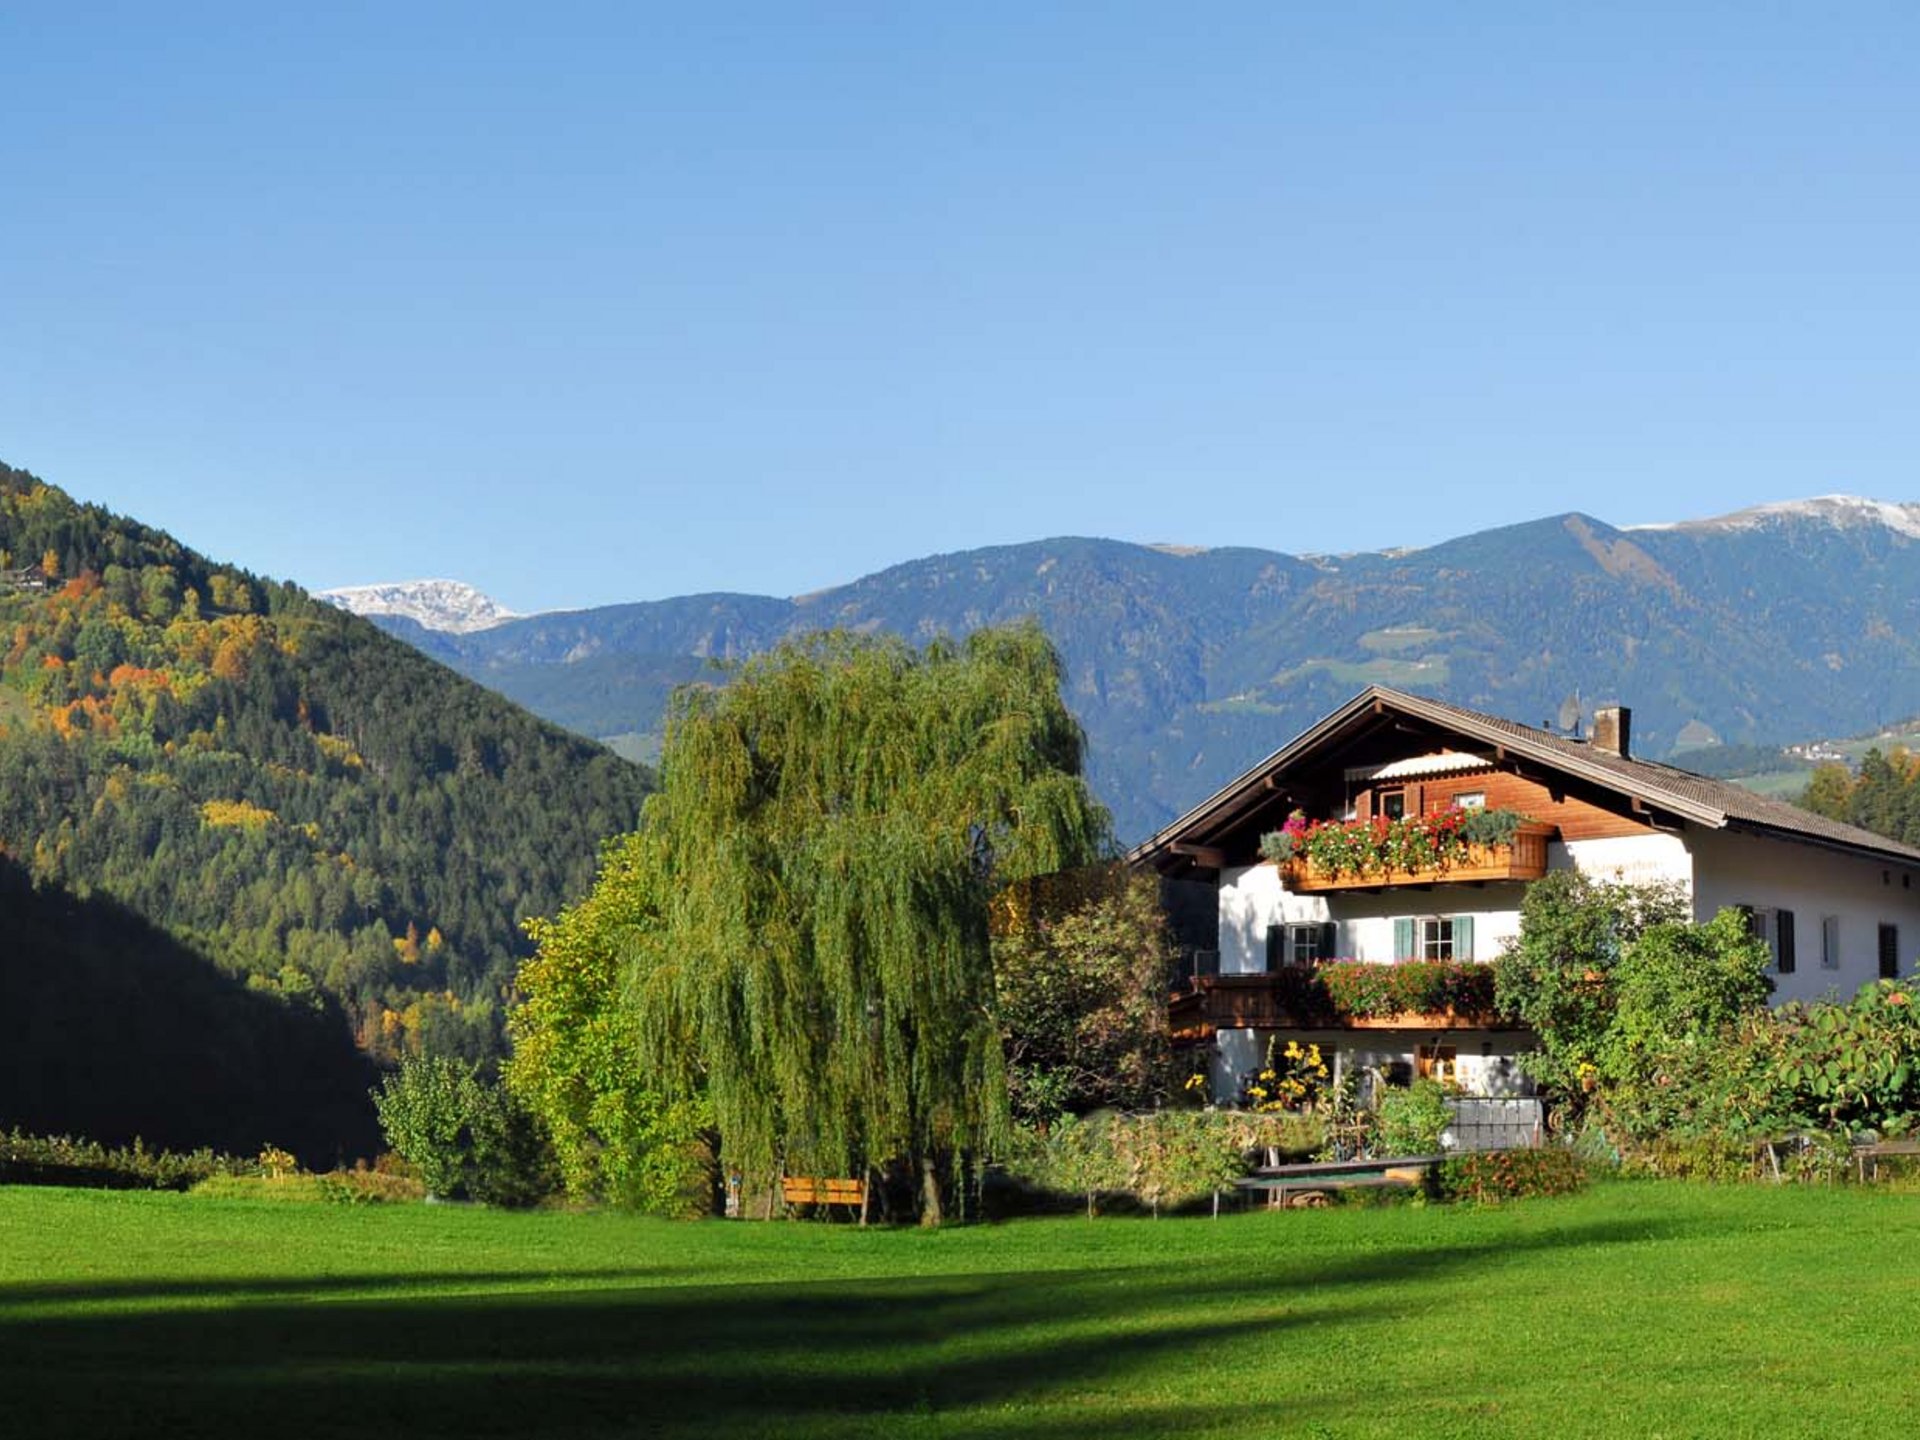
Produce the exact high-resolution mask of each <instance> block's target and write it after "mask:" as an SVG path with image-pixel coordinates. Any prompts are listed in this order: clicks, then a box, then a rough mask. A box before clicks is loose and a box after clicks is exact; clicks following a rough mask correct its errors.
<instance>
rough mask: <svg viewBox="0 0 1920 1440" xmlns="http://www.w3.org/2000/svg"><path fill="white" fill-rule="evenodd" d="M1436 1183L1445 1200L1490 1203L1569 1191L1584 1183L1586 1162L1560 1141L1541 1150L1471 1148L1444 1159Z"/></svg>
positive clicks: (1577, 1188) (1584, 1184) (1569, 1193)
mask: <svg viewBox="0 0 1920 1440" xmlns="http://www.w3.org/2000/svg"><path fill="white" fill-rule="evenodd" d="M1434 1183H1435V1188H1436V1189H1437V1190H1438V1191H1439V1194H1440V1198H1442V1199H1443V1200H1464V1201H1466V1202H1468V1203H1469V1204H1480V1205H1489V1204H1497V1203H1498V1202H1500V1201H1502V1200H1520V1199H1525V1198H1526V1197H1528V1196H1532V1195H1571V1194H1573V1193H1574V1192H1575V1191H1576V1190H1581V1189H1584V1188H1585V1187H1586V1183H1587V1167H1586V1165H1585V1163H1584V1162H1582V1161H1581V1159H1580V1157H1579V1156H1578V1155H1575V1154H1574V1153H1573V1152H1572V1151H1571V1150H1568V1149H1565V1148H1563V1147H1561V1146H1557V1145H1555V1146H1550V1147H1548V1148H1546V1149H1543V1150H1473V1151H1468V1152H1467V1153H1465V1154H1462V1155H1452V1156H1449V1157H1448V1158H1447V1159H1445V1160H1443V1161H1441V1162H1440V1164H1439V1166H1438V1168H1437V1170H1436V1173H1435V1180H1434Z"/></svg>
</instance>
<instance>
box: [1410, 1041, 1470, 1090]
mask: <svg viewBox="0 0 1920 1440" xmlns="http://www.w3.org/2000/svg"><path fill="white" fill-rule="evenodd" d="M1413 1069H1414V1073H1415V1074H1416V1075H1418V1076H1419V1077H1420V1078H1421V1079H1422V1080H1438V1081H1439V1082H1440V1083H1441V1084H1442V1085H1451V1084H1453V1083H1454V1082H1455V1081H1457V1080H1458V1079H1459V1078H1460V1058H1459V1051H1458V1050H1457V1049H1456V1048H1455V1047H1454V1046H1452V1045H1420V1046H1417V1047H1415V1049H1414V1052H1413Z"/></svg>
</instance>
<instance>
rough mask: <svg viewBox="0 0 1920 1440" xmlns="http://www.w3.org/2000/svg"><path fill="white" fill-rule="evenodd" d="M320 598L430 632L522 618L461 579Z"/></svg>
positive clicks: (346, 589)
mask: <svg viewBox="0 0 1920 1440" xmlns="http://www.w3.org/2000/svg"><path fill="white" fill-rule="evenodd" d="M316 594H317V596H318V598H320V599H322V600H325V601H327V602H329V603H330V604H334V605H338V606H339V607H340V608H341V609H342V610H351V611H352V612H353V613H354V614H356V615H401V616H404V617H405V618H407V619H409V620H413V621H417V622H418V623H419V624H421V625H424V626H425V627H426V628H427V629H429V630H440V631H444V632H446V633H447V634H449V635H466V634H470V633H471V632H473V631H475V630H489V629H492V628H493V627H494V626H495V625H499V624H501V623H502V622H504V621H507V620H514V619H518V618H519V615H518V612H517V611H513V610H509V609H507V608H506V607H505V606H503V605H501V604H499V603H497V602H496V601H495V600H493V599H492V598H491V597H489V596H487V595H483V594H482V593H481V592H480V591H478V590H476V589H474V588H473V586H471V585H468V584H466V583H465V582H463V581H460V580H400V581H396V582H394V583H392V584H388V585H343V586H341V587H340V588H339V589H337V590H321V591H317V592H316Z"/></svg>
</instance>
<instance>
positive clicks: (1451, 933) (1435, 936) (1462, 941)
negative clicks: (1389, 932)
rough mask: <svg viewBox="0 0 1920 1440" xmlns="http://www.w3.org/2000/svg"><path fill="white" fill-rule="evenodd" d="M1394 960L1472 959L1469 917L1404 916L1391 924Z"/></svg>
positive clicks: (1471, 935) (1471, 929)
mask: <svg viewBox="0 0 1920 1440" xmlns="http://www.w3.org/2000/svg"><path fill="white" fill-rule="evenodd" d="M1393 958H1394V959H1396V960H1471V959H1473V916H1471V915H1420V916H1412V915H1406V916H1402V917H1400V918H1399V919H1397V920H1395V921H1394V922H1393Z"/></svg>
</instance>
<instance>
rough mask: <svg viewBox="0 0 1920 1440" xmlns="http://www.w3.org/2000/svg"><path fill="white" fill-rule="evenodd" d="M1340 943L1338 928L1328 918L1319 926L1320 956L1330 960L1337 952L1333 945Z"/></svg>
mask: <svg viewBox="0 0 1920 1440" xmlns="http://www.w3.org/2000/svg"><path fill="white" fill-rule="evenodd" d="M1339 943H1340V932H1339V928H1338V927H1337V926H1336V925H1335V924H1334V923H1333V921H1331V920H1328V921H1326V922H1325V923H1323V924H1322V925H1321V926H1320V958H1321V959H1322V960H1331V959H1332V958H1333V957H1334V956H1335V955H1336V954H1338V953H1339V952H1338V951H1336V950H1335V949H1334V948H1333V947H1334V946H1335V945H1337V944H1339Z"/></svg>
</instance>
